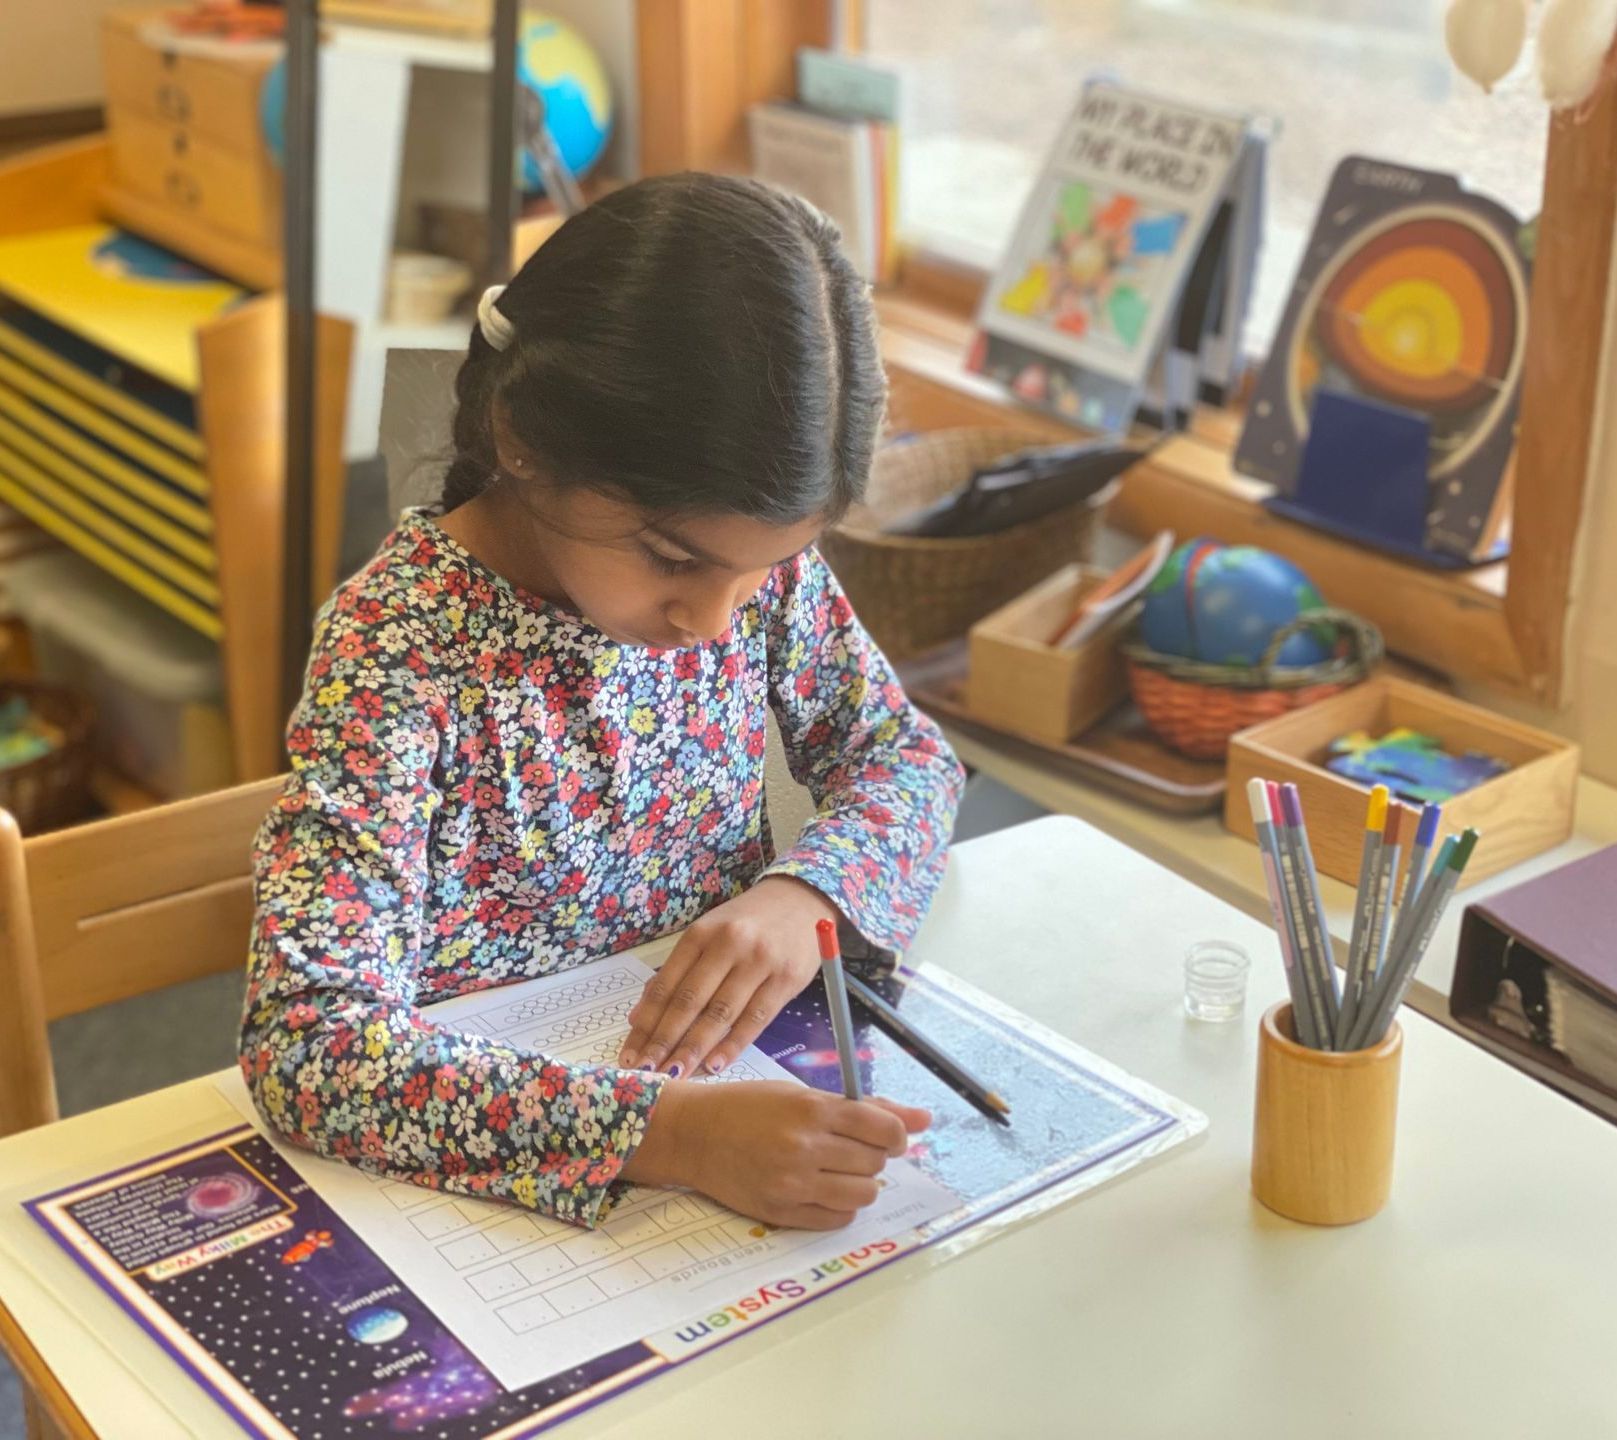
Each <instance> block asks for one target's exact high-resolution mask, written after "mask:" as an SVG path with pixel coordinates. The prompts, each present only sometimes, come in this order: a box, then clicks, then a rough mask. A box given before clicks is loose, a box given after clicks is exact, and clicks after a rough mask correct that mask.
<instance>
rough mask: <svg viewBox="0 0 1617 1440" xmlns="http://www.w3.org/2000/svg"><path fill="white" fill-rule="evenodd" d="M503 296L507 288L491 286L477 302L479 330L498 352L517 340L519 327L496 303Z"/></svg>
mask: <svg viewBox="0 0 1617 1440" xmlns="http://www.w3.org/2000/svg"><path fill="white" fill-rule="evenodd" d="M503 294H505V286H503V285H490V286H489V287H488V289H487V290H485V291H484V292H483V296H482V299H480V300H479V301H478V302H477V328H478V329H479V330H481V331H482V332H483V338H484V339H485V340H487V341H488V343H489V344H490V345H491V346H493V348H494V349H496V350H504V349H506V348H508V347H509V346H510V344H511V342H512V341H513V340H515V339H516V338H517V327H516V326H515V325H513V324H512V323H511V317H510V316H509V315H507V314H506V313H505V311H503V310H502V309H500V307H499V305H498V304H497V303H496V302H497V301H498V300H499V298H500V296H502V295H503Z"/></svg>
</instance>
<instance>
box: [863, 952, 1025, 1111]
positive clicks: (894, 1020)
mask: <svg viewBox="0 0 1617 1440" xmlns="http://www.w3.org/2000/svg"><path fill="white" fill-rule="evenodd" d="M844 979H845V980H846V981H847V986H848V993H849V994H850V995H851V996H853V998H854V999H855V1000H857V1001H858V1002H859V1004H861V1005H862V1006H864V1008H865V1009H866V1010H868V1011H869V1012H870V1018H871V1019H872V1020H874V1021H875V1022H876V1024H877V1025H878V1026H880V1027H881V1030H882V1032H883V1033H884V1034H886V1035H889V1036H891V1037H892V1039H893V1040H894V1041H896V1042H897V1043H898V1044H899V1045H901V1046H902V1047H903V1048H904V1050H905V1051H906V1052H907V1053H908V1054H910V1055H911V1056H913V1057H914V1058H915V1059H916V1060H918V1061H919V1062H920V1063H921V1064H922V1065H924V1066H926V1068H927V1069H928V1070H930V1071H931V1072H932V1073H933V1074H934V1075H936V1076H937V1077H938V1079H940V1080H941V1081H943V1083H944V1084H945V1085H947V1086H949V1088H950V1089H951V1090H953V1091H955V1093H956V1094H958V1095H959V1096H960V1097H961V1099H963V1100H966V1101H969V1102H970V1103H971V1104H972V1105H975V1106H976V1107H977V1109H979V1110H981V1111H982V1112H983V1114H984V1115H986V1116H987V1117H988V1118H989V1119H990V1120H997V1121H998V1122H999V1123H1000V1124H1001V1125H1009V1124H1010V1123H1011V1121H1010V1114H1011V1107H1010V1106H1009V1105H1007V1104H1006V1103H1005V1101H1004V1100H1003V1099H1002V1098H1001V1097H1000V1096H999V1095H998V1094H997V1093H996V1092H994V1091H993V1090H990V1089H989V1088H988V1087H987V1086H986V1085H985V1084H983V1082H982V1081H981V1080H979V1079H978V1078H977V1077H976V1076H975V1075H973V1074H972V1073H971V1071H969V1070H968V1069H966V1067H965V1066H964V1065H962V1064H961V1063H960V1062H959V1061H958V1060H955V1059H953V1058H952V1057H951V1056H949V1055H948V1054H947V1053H946V1052H945V1051H943V1050H942V1049H940V1048H939V1047H938V1046H937V1044H935V1043H934V1042H933V1041H931V1040H929V1039H927V1037H926V1036H925V1035H923V1034H922V1033H921V1032H920V1031H919V1030H917V1029H916V1028H915V1027H914V1026H913V1025H912V1024H910V1022H909V1021H908V1020H906V1019H905V1018H904V1017H903V1016H902V1015H900V1014H899V1013H898V1011H897V1010H895V1009H894V1008H893V1007H892V1006H891V1005H889V1004H888V1003H887V1001H885V1000H884V999H882V997H881V996H880V995H878V994H877V993H876V992H875V991H874V990H872V989H871V988H870V987H869V986H868V985H866V984H865V983H864V982H863V981H861V980H860V979H859V977H858V976H857V975H846V976H844Z"/></svg>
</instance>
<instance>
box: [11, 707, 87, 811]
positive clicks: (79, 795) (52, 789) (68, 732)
mask: <svg viewBox="0 0 1617 1440" xmlns="http://www.w3.org/2000/svg"><path fill="white" fill-rule="evenodd" d="M17 695H21V696H22V697H23V699H24V700H26V701H27V702H28V708H29V709H31V710H32V711H33V712H34V713H35V714H36V715H39V716H41V717H43V718H44V719H45V720H46V721H47V722H48V723H49V724H51V725H53V726H55V727H56V728H57V729H58V730H60V731H61V732H62V737H63V739H62V743H61V744H60V745H59V746H57V747H56V749H54V750H52V751H51V752H50V753H49V754H48V755H41V756H39V757H38V758H37V759H34V760H28V761H25V762H24V763H23V764H21V765H13V766H10V767H9V768H5V769H0V809H3V810H9V811H10V812H11V813H12V815H13V816H14V817H15V818H16V821H17V824H18V826H19V827H20V828H21V830H22V832H23V834H24V835H36V834H38V833H39V832H40V831H41V830H49V829H52V828H54V827H55V826H58V825H67V824H70V823H72V822H73V821H74V820H78V819H81V818H82V817H83V816H84V814H85V813H86V812H87V811H88V810H89V808H90V732H91V728H92V722H93V721H94V718H95V712H94V710H93V709H92V708H91V706H90V702H89V701H88V700H86V699H85V698H84V697H83V696H82V695H80V694H79V693H78V692H77V691H74V690H68V689H66V688H64V687H63V686H60V685H46V684H41V683H38V682H35V681H26V680H8V681H5V682H3V683H0V703H3V702H5V701H7V700H10V699H12V698H13V697H15V696H17Z"/></svg>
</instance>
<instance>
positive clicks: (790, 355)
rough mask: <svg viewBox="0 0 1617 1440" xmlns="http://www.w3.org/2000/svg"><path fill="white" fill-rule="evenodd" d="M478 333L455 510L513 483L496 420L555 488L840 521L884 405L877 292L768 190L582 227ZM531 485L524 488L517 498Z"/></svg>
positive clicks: (805, 214)
mask: <svg viewBox="0 0 1617 1440" xmlns="http://www.w3.org/2000/svg"><path fill="white" fill-rule="evenodd" d="M498 308H499V310H500V312H501V313H502V315H503V316H505V317H506V318H507V319H508V320H509V321H510V324H511V326H512V327H513V328H514V330H515V336H514V338H513V339H512V341H511V343H510V344H509V345H508V346H507V347H506V348H504V349H501V350H496V349H495V348H494V347H493V346H492V345H490V344H489V342H488V340H487V339H486V338H485V337H484V335H483V334H482V332H481V330H480V329H474V330H473V333H472V338H471V350H470V353H469V354H468V355H467V357H466V361H465V363H464V364H463V365H462V366H461V369H460V374H459V375H458V376H457V377H456V380H455V398H456V402H457V406H456V412H455V424H454V451H455V453H454V459H453V461H452V462H451V464H450V467H449V471H448V473H447V474H446V476H445V478H444V490H443V505H444V508H445V509H446V510H452V509H454V507H455V506H457V505H461V504H464V503H465V502H466V501H467V500H470V499H472V498H473V497H474V496H475V495H477V494H479V493H480V492H481V491H482V490H484V489H486V488H487V486H488V485H489V484H490V483H492V481H493V480H494V479H495V478H496V476H497V475H499V474H500V467H499V460H498V456H497V454H496V449H495V441H494V426H495V421H496V417H498V418H499V420H500V421H501V423H502V424H503V425H504V426H505V427H506V429H507V432H508V433H509V435H510V436H511V438H512V439H513V440H515V441H516V442H517V443H518V444H519V445H521V446H522V447H523V449H524V450H525V451H526V452H527V453H528V454H531V455H532V456H533V457H534V458H535V460H536V462H537V464H538V466H539V467H540V469H541V470H542V471H543V472H544V474H545V475H546V478H547V479H549V480H551V481H553V482H556V483H560V484H564V485H582V486H586V487H589V488H592V489H598V490H603V491H606V492H607V493H611V494H615V495H618V496H621V497H622V498H624V499H627V500H629V501H630V502H632V503H634V504H637V505H639V506H641V507H642V508H644V509H646V510H648V511H651V512H654V513H680V512H684V513H697V512H726V513H739V514H743V515H747V516H750V517H752V518H754V519H759V520H763V521H766V522H768V523H771V524H782V525H789V524H796V523H798V522H800V521H803V520H807V519H809V518H811V517H814V516H821V515H823V516H825V517H826V518H827V519H828V520H833V519H835V518H837V517H838V516H840V515H841V514H842V513H843V512H844V511H845V510H846V509H847V508H848V506H849V505H851V504H853V503H854V502H855V501H857V500H858V499H859V498H860V497H861V496H862V494H863V493H864V488H865V483H866V480H867V478H868V476H869V472H870V464H871V457H872V454H873V451H874V448H875V443H876V434H877V430H878V429H879V427H880V424H881V419H882V414H883V410H884V407H885V404H886V382H885V379H884V376H883V373H882V368H881V362H880V358H879V355H878V351H877V343H876V333H875V316H874V310H873V307H872V305H871V302H870V296H869V291H868V287H867V286H866V284H865V282H864V281H863V280H861V279H860V277H859V275H858V273H857V272H856V271H855V270H854V268H853V266H852V265H851V264H850V263H849V261H848V260H847V259H846V257H845V256H844V255H843V253H842V250H841V245H840V237H839V234H838V231H837V228H836V226H835V225H834V224H833V223H832V222H831V221H830V220H828V219H827V218H826V217H825V216H824V215H822V214H821V213H820V212H819V211H818V210H816V209H814V207H813V206H811V205H809V204H807V203H806V202H804V201H802V200H800V199H798V198H796V197H795V196H792V195H788V194H786V193H784V192H782V191H777V190H773V189H771V188H769V187H768V186H765V185H762V184H759V183H758V182H757V181H754V180H745V179H734V178H729V177H724V176H718V175H703V174H685V175H669V176H661V177H657V178H655V179H650V180H642V181H640V182H639V183H637V184H634V185H629V186H626V187H624V188H623V189H621V190H617V191H615V192H613V193H612V194H610V195H607V196H605V197H604V198H603V199H600V200H598V201H596V202H595V203H594V204H593V205H591V206H589V207H588V208H587V209H585V210H583V211H581V212H580V213H579V214H577V215H575V216H573V217H572V218H571V219H569V220H568V221H567V222H566V223H565V224H563V225H562V226H561V227H560V228H559V229H558V230H557V231H556V233H555V234H554V235H552V236H551V237H550V238H549V239H548V240H546V241H545V242H544V244H543V245H541V246H540V247H539V249H538V250H536V251H535V252H534V254H533V255H532V257H531V258H530V259H529V260H528V262H527V264H525V265H524V266H523V267H522V269H521V270H520V271H519V272H518V274H517V275H516V278H515V279H513V280H512V281H511V283H510V284H509V285H508V286H506V288H505V291H504V293H503V294H502V295H501V296H500V298H499V302H498ZM517 483H521V482H520V481H518V482H517Z"/></svg>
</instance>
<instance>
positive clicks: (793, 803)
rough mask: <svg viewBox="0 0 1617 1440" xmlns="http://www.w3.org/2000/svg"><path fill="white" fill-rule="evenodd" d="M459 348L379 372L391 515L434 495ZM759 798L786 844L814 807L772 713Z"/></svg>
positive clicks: (408, 353) (406, 357)
mask: <svg viewBox="0 0 1617 1440" xmlns="http://www.w3.org/2000/svg"><path fill="white" fill-rule="evenodd" d="M465 358H466V357H465V352H464V351H461V350H390V351H389V352H388V356H387V364H386V369H385V372H384V375H383V380H382V429H381V449H382V455H383V457H384V458H385V459H386V461H387V502H388V510H389V512H390V513H389V517H388V518H389V520H396V519H397V518H398V515H399V512H400V511H401V510H404V509H406V508H407V507H409V506H412V505H427V504H431V503H432V502H433V501H435V500H437V498H438V495H439V493H440V491H441V489H442V486H443V473H444V467H445V465H446V464H447V462H448V458H449V448H450V447H449V427H450V423H451V419H452V416H453V414H454V408H455V407H454V402H455V372H456V371H457V370H458V369H459V368H460V363H461V361H462V360H464V359H465ZM764 804H765V806H766V807H767V809H768V812H769V828H770V830H771V831H772V832H773V833H774V836H775V843H776V845H777V846H779V847H780V849H782V850H785V849H786V848H788V847H789V846H790V845H791V844H792V843H793V842H794V841H796V839H797V837H798V835H799V833H800V832H801V831H802V829H803V827H804V825H806V824H807V823H808V822H809V819H810V818H811V817H812V816H813V814H814V801H813V799H812V798H811V797H810V795H809V793H808V791H807V790H805V789H804V788H803V787H802V786H801V785H799V784H798V783H797V782H796V781H795V780H794V779H792V773H791V771H790V770H789V769H787V767H786V751H785V749H784V748H783V746H782V745H781V740H780V734H779V731H778V730H777V729H776V726H775V717H774V715H773V714H771V715H770V717H769V735H768V746H767V748H766V749H765V751H764Z"/></svg>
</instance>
